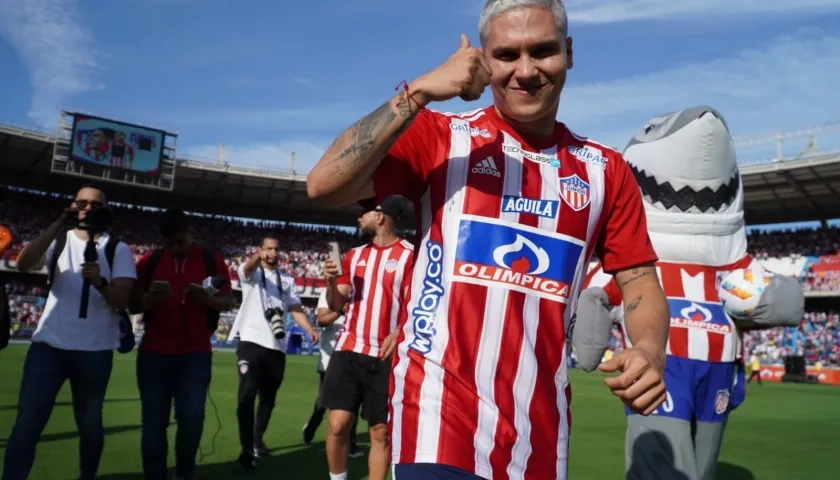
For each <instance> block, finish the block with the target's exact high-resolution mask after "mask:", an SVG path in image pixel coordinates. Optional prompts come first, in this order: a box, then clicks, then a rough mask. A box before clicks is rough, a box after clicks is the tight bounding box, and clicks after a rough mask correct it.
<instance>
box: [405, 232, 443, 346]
mask: <svg viewBox="0 0 840 480" xmlns="http://www.w3.org/2000/svg"><path fill="white" fill-rule="evenodd" d="M426 257H427V259H428V263H427V264H426V271H425V274H424V275H423V285H422V286H421V287H420V296H419V298H418V300H417V304H416V305H415V306H414V308H412V309H411V318H410V321H411V322H412V327H413V330H414V332H413V333H414V336H413V338H412V339H411V342H410V343H409V344H408V348H410V349H412V350H414V351H415V352H418V353H421V354H423V355H426V354H428V353H429V352H431V351H432V337H434V336H435V333H436V331H435V317H437V310H438V307H439V306H440V299H441V297H443V292H444V289H443V245H441V244H440V243H438V242H432V241H427V242H426Z"/></svg>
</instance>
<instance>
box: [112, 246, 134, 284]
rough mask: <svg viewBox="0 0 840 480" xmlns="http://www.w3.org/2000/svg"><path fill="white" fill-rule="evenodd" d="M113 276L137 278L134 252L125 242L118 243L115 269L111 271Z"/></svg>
mask: <svg viewBox="0 0 840 480" xmlns="http://www.w3.org/2000/svg"><path fill="white" fill-rule="evenodd" d="M111 278H112V279H114V278H131V279H136V278H137V267H136V266H135V265H134V254H133V253H132V252H131V248H129V246H128V245H126V244H125V243H123V242H120V243H118V244H117V250H116V251H115V252H114V271H112V272H111Z"/></svg>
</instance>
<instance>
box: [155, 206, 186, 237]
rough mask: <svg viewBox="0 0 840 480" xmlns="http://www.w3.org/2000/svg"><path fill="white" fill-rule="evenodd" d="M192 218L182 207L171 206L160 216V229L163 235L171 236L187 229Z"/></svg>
mask: <svg viewBox="0 0 840 480" xmlns="http://www.w3.org/2000/svg"><path fill="white" fill-rule="evenodd" d="M189 226H190V220H189V217H188V216H187V214H186V213H184V211H183V210H181V209H180V208H169V209H167V210H165V211H164V212H163V213H161V215H160V217H158V231H160V235H161V236H162V237H169V236H171V235H175V234H176V233H181V232H183V231H185V230H187V229H188V228H189Z"/></svg>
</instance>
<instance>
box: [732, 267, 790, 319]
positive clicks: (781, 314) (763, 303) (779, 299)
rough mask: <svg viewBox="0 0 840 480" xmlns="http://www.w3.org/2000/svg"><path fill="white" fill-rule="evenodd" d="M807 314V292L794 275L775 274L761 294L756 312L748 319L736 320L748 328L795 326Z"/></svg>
mask: <svg viewBox="0 0 840 480" xmlns="http://www.w3.org/2000/svg"><path fill="white" fill-rule="evenodd" d="M804 315H805V294H804V293H803V292H802V285H800V284H799V281H798V280H797V279H795V278H793V277H786V276H783V275H775V276H774V277H773V278H772V279H771V280H770V284H769V285H767V287H766V288H765V289H764V293H762V294H761V300H759V302H758V307H756V309H755V313H754V314H753V316H752V318H750V320H748V321H746V322H745V321H742V320H735V321H736V323H738V325H739V326H743V327H746V328H749V327H753V328H755V327H758V328H772V327H795V326H797V325H799V322H800V321H802V317H803V316H804Z"/></svg>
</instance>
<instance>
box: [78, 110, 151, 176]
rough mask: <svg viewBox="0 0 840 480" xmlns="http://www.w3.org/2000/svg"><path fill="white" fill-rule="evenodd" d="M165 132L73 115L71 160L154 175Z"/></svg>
mask: <svg viewBox="0 0 840 480" xmlns="http://www.w3.org/2000/svg"><path fill="white" fill-rule="evenodd" d="M163 140H164V132H162V131H160V130H152V129H149V128H143V127H138V126H135V125H128V124H125V123H119V122H114V121H111V120H105V119H102V118H96V117H89V116H86V115H80V114H76V115H75V122H74V124H73V138H72V142H73V147H72V149H71V157H72V159H73V160H75V161H77V162H88V163H93V164H96V165H99V166H101V167H114V168H122V169H126V170H134V171H137V172H143V173H147V174H152V175H154V174H157V172H158V169H159V168H160V157H161V153H162V152H163Z"/></svg>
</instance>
